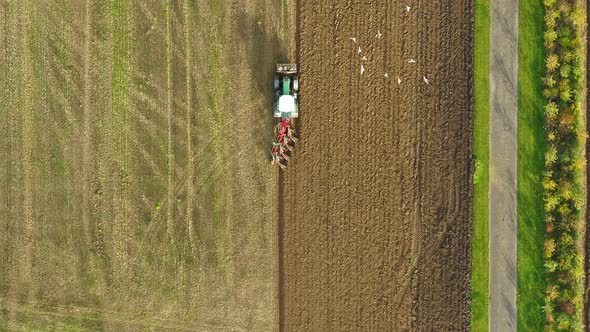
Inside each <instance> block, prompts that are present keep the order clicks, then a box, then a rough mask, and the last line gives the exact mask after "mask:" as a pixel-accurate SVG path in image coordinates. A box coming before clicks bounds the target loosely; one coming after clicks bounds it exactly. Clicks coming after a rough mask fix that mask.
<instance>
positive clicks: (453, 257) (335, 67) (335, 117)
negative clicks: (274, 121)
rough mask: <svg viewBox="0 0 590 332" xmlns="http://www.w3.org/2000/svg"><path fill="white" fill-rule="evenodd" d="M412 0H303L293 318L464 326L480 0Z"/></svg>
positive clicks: (290, 193)
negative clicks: (474, 67)
mask: <svg viewBox="0 0 590 332" xmlns="http://www.w3.org/2000/svg"><path fill="white" fill-rule="evenodd" d="M408 5H410V6H411V8H410V10H409V11H407V9H406V7H405V3H403V2H401V1H392V0H390V1H377V0H372V1H364V2H356V1H352V0H349V1H301V2H300V3H299V4H298V6H299V8H298V10H299V13H298V26H299V65H300V72H301V74H300V77H301V83H300V87H301V92H302V93H301V116H300V118H299V120H298V128H297V129H298V131H299V133H300V136H301V141H300V143H299V144H298V146H297V149H296V153H295V156H294V157H295V158H294V159H293V161H292V162H291V163H290V165H289V167H288V169H287V171H286V172H284V173H283V175H282V182H281V186H282V187H281V188H280V192H281V199H280V202H279V207H280V212H279V213H280V243H281V248H280V256H281V257H280V260H281V295H280V296H281V312H280V318H281V319H280V320H281V326H282V328H283V329H284V330H285V331H303V330H305V331H320V330H321V331H341V330H358V329H363V330H372V331H382V330H388V329H391V328H392V327H394V328H396V330H436V331H459V330H467V329H468V328H469V303H470V297H471V294H470V290H469V281H470V266H471V258H470V257H471V252H470V243H471V201H472V198H471V192H472V184H471V181H470V178H471V174H472V161H471V154H472V100H473V99H472V91H471V86H472V55H471V54H472V52H471V49H472V35H473V24H472V21H473V20H472V16H473V7H472V2H471V1H468V0H452V1H445V2H439V1H412V3H408ZM378 31H381V33H382V34H383V35H382V36H381V38H377V36H376V34H377V33H378ZM351 37H355V38H356V44H355V42H354V41H352V40H351V39H350V38H351ZM359 47H360V48H361V52H360V54H359V49H358V48H359ZM363 56H366V58H367V60H363V58H362V57H363ZM410 59H414V60H415V62H411V61H410ZM361 64H363V66H364V68H365V72H364V74H363V75H362V76H361V73H360V66H361ZM385 73H387V74H388V75H387V76H388V77H386V75H385ZM398 77H399V80H400V83H399V84H398ZM425 78H426V80H428V84H427V83H426V81H425Z"/></svg>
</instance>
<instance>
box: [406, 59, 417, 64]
mask: <svg viewBox="0 0 590 332" xmlns="http://www.w3.org/2000/svg"><path fill="white" fill-rule="evenodd" d="M408 62H409V63H416V60H414V59H410V60H409V61H408Z"/></svg>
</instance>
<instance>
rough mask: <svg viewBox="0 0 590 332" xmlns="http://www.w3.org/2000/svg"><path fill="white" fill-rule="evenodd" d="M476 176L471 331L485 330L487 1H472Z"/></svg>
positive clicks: (488, 38)
mask: <svg viewBox="0 0 590 332" xmlns="http://www.w3.org/2000/svg"><path fill="white" fill-rule="evenodd" d="M474 44H475V52H474V53H475V54H474V67H475V69H474V81H475V123H474V153H475V158H476V159H475V160H476V161H475V174H474V176H473V181H474V188H473V189H474V198H473V238H472V274H471V294H472V295H471V296H472V302H471V330H472V331H487V329H488V294H489V280H490V276H489V250H488V249H489V248H488V247H489V245H488V243H489V242H488V235H489V204H488V203H489V200H488V191H489V176H490V170H489V166H490V165H489V159H490V139H489V136H490V0H476V1H475V40H474Z"/></svg>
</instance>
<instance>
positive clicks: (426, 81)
mask: <svg viewBox="0 0 590 332" xmlns="http://www.w3.org/2000/svg"><path fill="white" fill-rule="evenodd" d="M424 82H425V83H426V84H428V79H427V78H426V76H424Z"/></svg>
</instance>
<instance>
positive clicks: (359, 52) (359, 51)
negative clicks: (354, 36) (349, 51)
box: [358, 46, 362, 54]
mask: <svg viewBox="0 0 590 332" xmlns="http://www.w3.org/2000/svg"><path fill="white" fill-rule="evenodd" d="M361 52H362V51H361V47H360V46H359V50H358V54H361Z"/></svg>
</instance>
